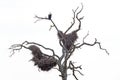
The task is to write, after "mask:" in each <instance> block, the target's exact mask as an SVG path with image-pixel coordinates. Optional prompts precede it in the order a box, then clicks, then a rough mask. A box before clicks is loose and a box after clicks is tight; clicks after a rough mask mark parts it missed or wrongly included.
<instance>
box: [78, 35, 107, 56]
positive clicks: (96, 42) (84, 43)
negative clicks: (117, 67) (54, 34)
mask: <svg viewBox="0 0 120 80" xmlns="http://www.w3.org/2000/svg"><path fill="white" fill-rule="evenodd" d="M88 35H89V33H88V34H87V35H86V36H85V37H84V38H83V43H82V44H80V45H79V46H76V48H81V47H82V46H84V45H87V46H94V45H96V44H98V45H99V48H100V49H101V50H105V52H106V53H107V54H108V55H109V52H108V51H107V49H104V48H102V46H101V43H100V42H98V41H97V39H96V38H95V42H94V43H92V44H90V43H86V42H85V39H86V37H87V36H88Z"/></svg>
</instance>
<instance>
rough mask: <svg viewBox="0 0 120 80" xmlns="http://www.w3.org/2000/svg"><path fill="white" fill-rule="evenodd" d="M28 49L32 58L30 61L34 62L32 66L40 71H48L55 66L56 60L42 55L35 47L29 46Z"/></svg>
mask: <svg viewBox="0 0 120 80" xmlns="http://www.w3.org/2000/svg"><path fill="white" fill-rule="evenodd" d="M28 49H29V50H31V51H32V54H33V58H32V59H31V60H32V61H33V62H34V65H36V66H38V67H39V68H40V69H41V70H43V71H49V70H50V69H52V68H53V67H54V66H56V65H57V59H55V58H54V57H53V56H50V55H46V54H44V53H42V52H41V50H40V49H39V48H38V47H37V46H35V45H31V46H29V47H28Z"/></svg>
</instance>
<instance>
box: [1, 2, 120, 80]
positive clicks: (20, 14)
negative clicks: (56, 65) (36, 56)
mask: <svg viewBox="0 0 120 80" xmlns="http://www.w3.org/2000/svg"><path fill="white" fill-rule="evenodd" d="M81 2H82V3H83V5H84V9H83V11H82V13H81V14H80V15H79V16H80V17H82V16H84V19H83V20H82V30H81V31H80V32H79V33H78V35H79V36H80V37H79V39H78V40H77V42H81V40H82V38H83V37H84V36H85V35H86V34H87V32H88V31H89V34H90V35H89V36H88V37H87V39H86V42H89V43H92V42H94V38H97V39H98V41H100V42H101V45H102V47H104V48H106V49H107V50H108V52H109V53H110V55H109V56H108V55H107V54H106V53H105V51H102V50H100V49H99V48H98V45H95V46H94V47H87V46H83V47H82V48H81V49H77V50H76V51H75V53H74V54H73V56H72V57H71V60H73V61H74V62H77V63H75V64H76V65H82V68H83V70H81V72H82V73H83V74H84V76H81V75H79V74H78V73H77V77H78V78H79V80H120V51H119V49H120V48H119V45H120V37H119V34H120V31H119V30H120V29H119V27H120V22H119V21H120V2H119V0H59V1H58V0H0V37H1V38H0V45H1V46H0V80H61V78H60V77H59V76H58V75H59V74H60V73H59V72H57V71H56V70H54V69H52V70H51V71H49V72H42V71H41V72H39V71H38V69H37V67H35V66H33V62H28V61H29V60H30V59H31V58H32V55H31V54H30V51H28V50H25V49H23V50H21V51H20V52H16V54H15V55H14V56H12V57H11V58H10V57H9V55H10V54H11V53H10V50H9V49H8V48H9V47H10V46H11V45H12V44H17V43H18V44H19V43H22V42H24V41H25V40H27V41H33V42H37V43H40V44H43V45H44V46H46V47H50V48H52V49H54V50H55V52H56V54H58V55H61V48H60V47H59V44H58V38H57V36H56V30H55V29H54V28H52V30H51V31H49V27H50V25H51V23H50V22H49V21H44V20H43V21H39V22H37V23H34V21H35V20H36V19H35V18H34V16H35V15H38V16H43V17H46V16H47V15H48V13H50V12H51V13H52V14H53V17H52V18H53V20H54V22H55V23H56V25H57V26H58V28H59V29H61V30H63V31H65V30H66V29H67V28H68V27H69V26H70V24H71V22H72V17H73V13H72V9H76V8H77V7H78V6H79V7H80V8H81ZM80 8H79V10H80ZM76 28H77V26H75V27H74V29H76ZM74 29H72V30H74ZM77 42H76V43H77ZM70 73H71V72H70ZM73 79H74V77H73V76H72V75H71V76H68V80H73Z"/></svg>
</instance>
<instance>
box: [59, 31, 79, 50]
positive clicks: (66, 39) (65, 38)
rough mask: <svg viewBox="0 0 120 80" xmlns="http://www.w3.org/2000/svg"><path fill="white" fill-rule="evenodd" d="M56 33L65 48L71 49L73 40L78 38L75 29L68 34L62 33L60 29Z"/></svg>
mask: <svg viewBox="0 0 120 80" xmlns="http://www.w3.org/2000/svg"><path fill="white" fill-rule="evenodd" d="M57 35H58V38H59V39H60V40H61V41H62V43H63V45H64V46H65V47H66V49H67V50H70V49H71V47H72V46H73V45H74V43H75V41H76V40H77V38H78V35H77V32H76V31H73V32H71V33H69V34H64V33H63V32H62V31H59V32H58V34H57Z"/></svg>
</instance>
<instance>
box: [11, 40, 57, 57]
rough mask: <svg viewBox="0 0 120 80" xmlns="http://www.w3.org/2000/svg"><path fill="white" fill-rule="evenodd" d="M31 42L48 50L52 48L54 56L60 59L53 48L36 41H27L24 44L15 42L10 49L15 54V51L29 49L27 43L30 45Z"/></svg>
mask: <svg viewBox="0 0 120 80" xmlns="http://www.w3.org/2000/svg"><path fill="white" fill-rule="evenodd" d="M30 44H33V45H37V46H40V47H42V48H44V49H46V50H50V51H51V52H52V54H53V56H54V57H57V58H58V59H59V56H58V55H56V54H55V52H54V50H53V49H51V48H47V47H45V46H43V45H41V44H38V43H35V42H28V41H25V42H23V43H22V44H14V45H12V46H11V47H10V48H9V49H11V50H12V55H13V54H14V53H15V51H18V50H21V49H22V48H25V49H28V47H26V46H27V45H30ZM12 55H11V56H12ZM11 56H10V57H11Z"/></svg>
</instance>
